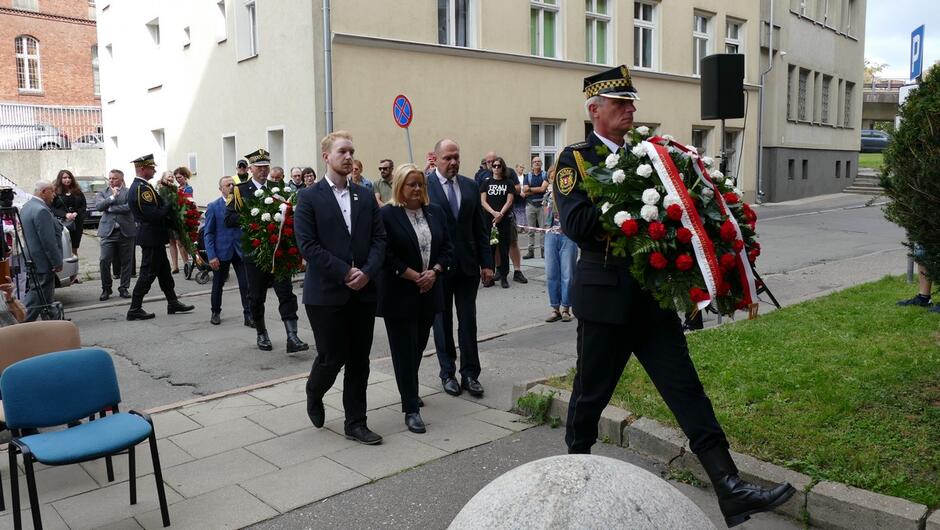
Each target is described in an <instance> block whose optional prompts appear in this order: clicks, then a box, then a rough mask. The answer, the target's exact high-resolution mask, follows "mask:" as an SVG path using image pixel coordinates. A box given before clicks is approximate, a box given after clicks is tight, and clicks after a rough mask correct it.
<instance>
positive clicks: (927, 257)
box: [882, 67, 940, 281]
mask: <svg viewBox="0 0 940 530" xmlns="http://www.w3.org/2000/svg"><path fill="white" fill-rule="evenodd" d="M899 113H900V116H901V125H900V127H898V129H897V130H896V131H895V132H894V134H893V135H892V138H891V143H890V144H889V145H888V148H887V149H886V150H885V152H884V169H885V173H884V176H883V177H882V186H883V187H884V188H885V190H886V194H887V195H888V197H889V198H890V199H891V202H890V203H889V204H888V205H887V206H886V207H885V215H886V217H887V218H888V219H890V220H891V221H893V222H895V223H897V224H898V225H900V226H901V227H902V228H904V230H906V231H907V236H908V245H909V246H911V247H912V248H913V247H914V246H920V247H922V248H923V249H924V256H923V257H920V258H918V260H917V261H918V263H920V264H921V265H923V266H924V267H926V268H927V275H928V276H929V277H930V278H931V279H933V280H934V281H940V68H936V67H935V68H931V69H930V70H929V71H928V72H927V74H926V75H925V76H924V79H923V82H922V83H921V85H920V86H919V87H918V88H917V89H915V90H912V91H911V93H910V95H908V97H907V100H906V101H905V102H904V105H902V106H901V108H900V111H899Z"/></svg>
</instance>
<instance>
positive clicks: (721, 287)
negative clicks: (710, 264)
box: [715, 279, 731, 296]
mask: <svg viewBox="0 0 940 530" xmlns="http://www.w3.org/2000/svg"><path fill="white" fill-rule="evenodd" d="M730 290H731V285H729V284H728V282H726V281H724V280H721V279H719V280H718V284H717V285H715V294H716V295H718V296H724V295H726V294H728V291H730Z"/></svg>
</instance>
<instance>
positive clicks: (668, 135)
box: [663, 134, 676, 142]
mask: <svg viewBox="0 0 940 530" xmlns="http://www.w3.org/2000/svg"><path fill="white" fill-rule="evenodd" d="M675 139H676V137H675V136H673V135H671V134H664V135H663V140H668V141H670V142H671V141H673V140H675Z"/></svg>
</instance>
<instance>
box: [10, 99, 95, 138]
mask: <svg viewBox="0 0 940 530" xmlns="http://www.w3.org/2000/svg"><path fill="white" fill-rule="evenodd" d="M102 147H104V134H103V133H102V128H101V107H91V106H87V107H66V106H60V105H24V104H20V103H0V149H100V148H102Z"/></svg>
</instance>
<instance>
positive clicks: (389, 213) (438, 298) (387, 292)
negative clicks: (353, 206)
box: [378, 204, 453, 318]
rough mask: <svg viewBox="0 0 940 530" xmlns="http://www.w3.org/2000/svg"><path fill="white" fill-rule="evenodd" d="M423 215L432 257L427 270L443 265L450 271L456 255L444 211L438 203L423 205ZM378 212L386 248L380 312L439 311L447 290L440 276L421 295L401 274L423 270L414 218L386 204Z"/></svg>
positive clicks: (401, 314) (404, 314)
mask: <svg viewBox="0 0 940 530" xmlns="http://www.w3.org/2000/svg"><path fill="white" fill-rule="evenodd" d="M422 210H423V211H424V218H425V219H426V220H427V222H428V228H430V230H431V256H430V259H429V260H428V269H433V268H434V266H435V265H440V266H441V268H442V269H443V270H445V271H446V270H447V266H448V265H449V264H450V260H451V256H452V254H453V246H452V245H451V243H450V237H449V236H448V235H447V221H446V219H445V218H444V211H443V210H441V209H440V208H438V207H437V205H434V204H429V205H427V206H425V207H423V208H422ZM379 212H380V213H381V215H382V222H383V223H384V224H385V234H386V237H387V240H386V249H385V267H384V268H383V271H382V281H381V282H380V283H379V311H378V312H379V315H383V316H385V317H390V316H391V317H409V318H410V317H414V316H415V315H417V314H418V313H419V312H421V311H428V312H431V313H437V312H439V311H441V310H442V309H443V308H444V289H443V288H442V287H441V278H438V279H437V281H435V282H434V287H432V288H431V290H430V291H428V292H426V293H424V294H421V293H420V292H419V291H418V286H417V285H416V284H415V283H414V282H413V281H411V280H406V279H404V278H402V277H401V276H400V275H401V274H402V273H403V272H405V270H407V269H412V270H414V271H416V272H421V271H422V270H423V265H424V263H423V261H422V260H421V249H420V248H419V247H418V236H417V235H415V230H414V228H413V227H412V226H411V220H409V219H408V214H407V213H406V212H405V209H404V208H402V207H400V206H393V205H391V204H387V205H385V206H383V207H382V209H381V210H379Z"/></svg>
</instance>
